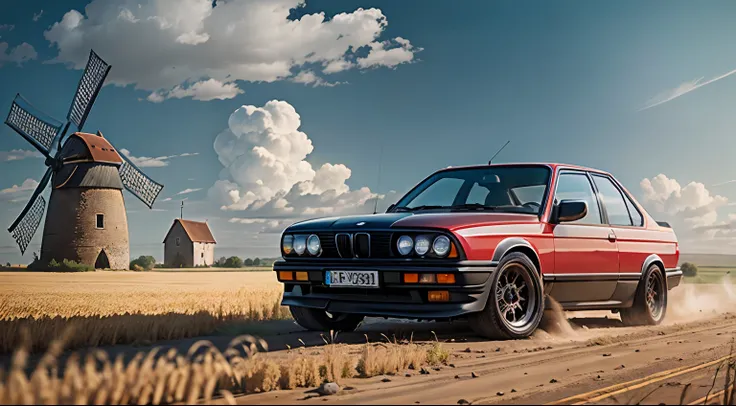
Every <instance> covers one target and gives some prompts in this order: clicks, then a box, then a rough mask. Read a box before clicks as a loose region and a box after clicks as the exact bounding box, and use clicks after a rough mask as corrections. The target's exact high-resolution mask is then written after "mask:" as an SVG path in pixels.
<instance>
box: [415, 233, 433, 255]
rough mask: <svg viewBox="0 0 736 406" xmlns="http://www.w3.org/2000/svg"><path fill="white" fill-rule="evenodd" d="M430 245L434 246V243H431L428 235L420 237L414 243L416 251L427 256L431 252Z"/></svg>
mask: <svg viewBox="0 0 736 406" xmlns="http://www.w3.org/2000/svg"><path fill="white" fill-rule="evenodd" d="M430 245H432V243H431V242H430V241H429V237H427V236H426V235H420V236H419V237H417V240H416V242H415V243H414V251H416V253H417V254H419V255H425V254H426V253H427V252H429V246H430Z"/></svg>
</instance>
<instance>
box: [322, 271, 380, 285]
mask: <svg viewBox="0 0 736 406" xmlns="http://www.w3.org/2000/svg"><path fill="white" fill-rule="evenodd" d="M325 285H327V286H336V287H339V286H343V287H345V286H348V287H361V288H377V287H378V271H327V272H325Z"/></svg>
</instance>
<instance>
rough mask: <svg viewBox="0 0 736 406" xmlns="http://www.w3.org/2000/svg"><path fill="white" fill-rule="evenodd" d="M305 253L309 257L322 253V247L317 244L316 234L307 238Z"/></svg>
mask: <svg viewBox="0 0 736 406" xmlns="http://www.w3.org/2000/svg"><path fill="white" fill-rule="evenodd" d="M307 251H309V253H310V254H311V255H314V256H317V255H319V253H320V252H321V251H322V245H321V244H320V242H319V237H317V235H316V234H312V235H310V236H309V238H307Z"/></svg>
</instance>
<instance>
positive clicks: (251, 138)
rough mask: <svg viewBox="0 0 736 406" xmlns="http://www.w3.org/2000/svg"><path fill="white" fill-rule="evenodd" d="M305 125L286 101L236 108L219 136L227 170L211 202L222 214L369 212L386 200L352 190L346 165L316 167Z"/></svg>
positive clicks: (292, 215) (366, 190) (217, 142)
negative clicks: (215, 204)
mask: <svg viewBox="0 0 736 406" xmlns="http://www.w3.org/2000/svg"><path fill="white" fill-rule="evenodd" d="M300 126H301V117H300V116H299V114H298V113H297V112H296V110H295V109H294V107H293V106H291V105H290V104H289V103H287V102H284V101H277V100H272V101H269V102H268V103H266V104H265V105H264V106H263V107H256V106H241V107H240V108H238V109H237V110H235V111H234V112H233V113H232V114H231V115H230V118H229V120H228V128H227V129H225V130H224V131H222V132H221V133H220V134H218V136H217V137H216V138H215V143H214V149H215V152H216V153H217V156H218V158H219V160H220V163H221V164H222V165H223V169H222V171H221V174H220V180H218V181H217V182H215V184H214V185H213V186H212V187H211V188H210V190H209V192H208V194H209V196H210V198H212V199H213V200H215V201H216V202H218V204H219V205H220V206H221V209H222V210H230V211H248V212H249V213H250V214H251V216H252V217H261V218H267V217H282V218H287V217H288V218H297V217H304V216H311V217H317V216H322V215H331V214H346V213H356V212H368V211H370V210H372V207H373V205H372V203H373V202H374V201H375V200H374V199H383V198H385V196H383V195H377V194H376V193H373V192H371V190H370V189H369V188H367V187H362V188H359V189H356V190H351V189H350V187H349V186H348V185H347V184H346V181H347V180H348V179H349V178H350V176H351V174H352V173H351V171H350V168H348V167H347V166H345V165H343V164H331V163H325V164H323V165H321V166H320V167H319V168H316V169H315V168H313V167H312V165H311V164H310V163H309V162H307V161H306V158H307V156H308V155H309V154H310V153H311V152H312V151H313V150H314V146H313V145H312V141H311V140H310V139H309V137H308V136H307V134H305V133H304V132H301V131H299V127H300ZM249 221H252V220H249ZM235 222H237V221H235ZM241 224H245V223H242V222H241Z"/></svg>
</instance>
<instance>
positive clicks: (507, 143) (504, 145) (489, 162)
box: [488, 140, 511, 165]
mask: <svg viewBox="0 0 736 406" xmlns="http://www.w3.org/2000/svg"><path fill="white" fill-rule="evenodd" d="M510 142H511V140H508V141H506V143H505V144H503V147H501V149H499V150H498V151H497V152H496V153H495V154H494V155H493V156H492V157H491V159H490V160H489V161H488V165H490V164H491V162H493V158H495V157H496V155H498V154H500V153H501V151H503V149H504V148H506V146H507V145H509V143H510Z"/></svg>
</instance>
